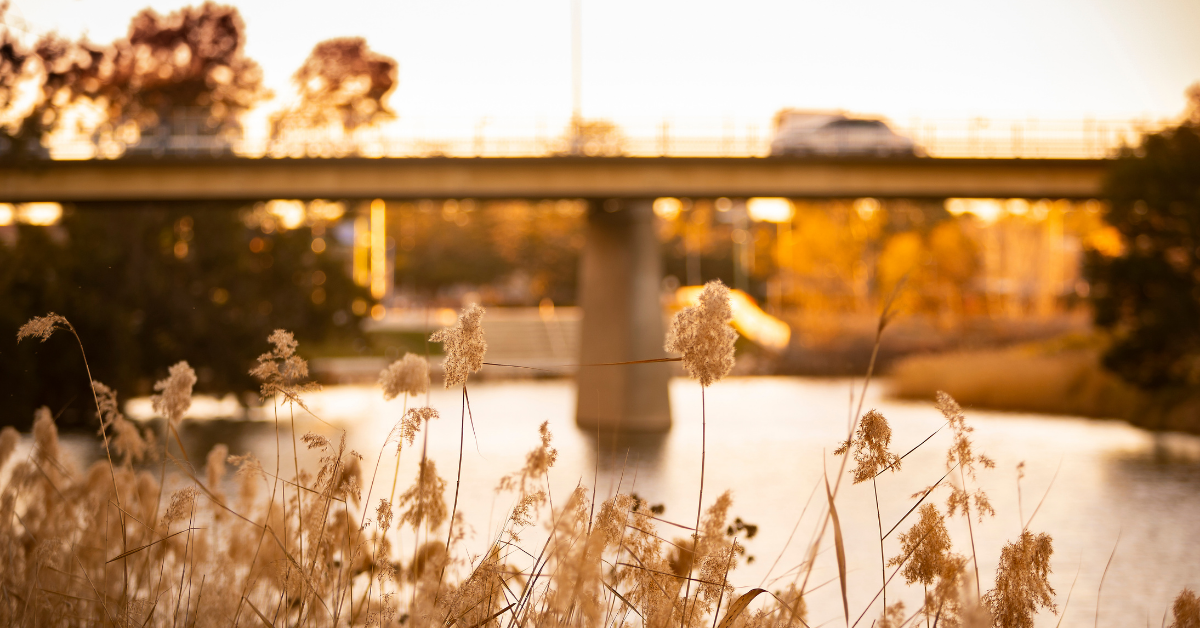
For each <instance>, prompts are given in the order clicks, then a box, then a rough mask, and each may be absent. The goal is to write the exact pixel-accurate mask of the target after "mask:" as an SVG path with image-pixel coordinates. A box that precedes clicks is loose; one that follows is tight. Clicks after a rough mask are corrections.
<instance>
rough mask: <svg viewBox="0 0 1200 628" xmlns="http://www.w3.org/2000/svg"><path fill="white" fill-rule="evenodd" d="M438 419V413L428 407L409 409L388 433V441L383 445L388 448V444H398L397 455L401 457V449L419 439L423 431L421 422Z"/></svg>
mask: <svg viewBox="0 0 1200 628" xmlns="http://www.w3.org/2000/svg"><path fill="white" fill-rule="evenodd" d="M436 418H438V411H437V410H434V409H433V408H430V407H428V406H426V407H423V408H409V409H408V412H405V413H404V416H403V417H401V418H400V420H399V421H397V422H396V424H395V425H393V426H392V430H391V431H390V432H388V435H387V439H386V440H384V442H383V445H384V447H386V446H387V445H388V443H396V455H400V449H401V448H403V447H404V444H405V443H406V442H407V443H408V444H409V445H412V444H413V441H414V440H416V438H417V432H420V431H421V422H422V421H424V422H425V423H428V422H430V421H431V420H433V419H436Z"/></svg>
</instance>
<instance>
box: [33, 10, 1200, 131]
mask: <svg viewBox="0 0 1200 628" xmlns="http://www.w3.org/2000/svg"><path fill="white" fill-rule="evenodd" d="M581 2H582V11H583V51H584V52H583V58H584V61H583V111H584V115H585V116H587V117H608V118H613V119H615V120H617V121H618V122H620V121H622V120H634V119H638V120H649V119H660V118H663V117H678V118H699V117H705V118H709V117H711V118H713V119H715V120H721V119H726V118H731V119H736V120H738V121H744V120H747V119H761V120H762V121H764V122H765V121H767V120H768V119H769V117H770V116H771V114H772V113H774V112H775V111H776V110H778V109H780V108H782V107H800V108H842V109H847V110H850V111H853V112H857V113H870V114H880V115H885V116H889V117H892V118H894V119H903V120H907V119H911V118H912V117H914V116H919V117H922V118H933V117H939V116H940V117H954V118H964V117H971V116H987V117H992V118H1001V119H1017V118H1020V119H1024V118H1028V117H1036V118H1040V119H1081V118H1084V117H1087V116H1093V117H1097V118H1131V117H1142V116H1145V117H1149V118H1155V119H1158V118H1164V117H1174V116H1176V115H1178V114H1179V113H1180V112H1181V111H1182V110H1183V107H1184V104H1185V97H1184V90H1185V89H1186V88H1187V86H1188V85H1189V84H1191V83H1193V82H1196V81H1200V37H1197V35H1196V32H1197V27H1200V0H993V1H990V2H979V1H976V0H943V1H921V2H904V1H900V0H838V1H834V0H821V1H792V2H782V1H778V0H774V1H767V0H743V1H741V2H736V3H735V2H728V1H727V0H725V1H722V2H712V1H709V0H683V1H674V0H673V1H658V2H654V1H649V0H603V1H600V0H581ZM185 4H189V3H188V2H186V0H15V2H14V3H13V7H12V9H11V11H12V13H13V15H14V16H16V17H18V18H19V19H21V20H24V22H25V24H27V27H28V28H31V29H33V30H38V31H40V30H49V29H54V30H58V31H59V32H60V33H62V34H64V35H67V36H78V35H80V34H82V33H85V32H86V33H87V34H88V35H89V36H90V38H91V39H92V40H93V41H97V42H109V41H111V40H113V39H114V38H117V37H120V36H122V35H124V34H125V32H126V28H127V26H128V23H129V19H130V18H131V17H132V16H133V14H134V13H136V12H137V11H138V10H139V9H141V8H143V7H145V6H147V5H149V6H152V7H153V8H155V9H156V10H158V11H159V12H162V13H166V12H169V11H170V10H173V9H176V8H178V7H180V6H184V5H185ZM233 4H235V5H236V6H237V7H238V9H239V10H240V11H241V14H242V17H243V19H244V20H245V23H246V37H247V43H246V52H247V53H248V55H249V56H251V57H252V58H254V59H255V60H257V61H258V62H259V63H260V64H262V66H263V68H264V70H265V73H266V81H267V83H268V86H269V87H271V88H272V89H274V90H275V91H276V93H277V94H278V96H277V101H283V100H285V99H286V98H287V97H288V93H289V92H290V85H289V80H290V76H291V74H292V72H294V71H295V69H296V68H297V67H299V66H300V64H301V63H302V62H303V60H304V58H305V57H306V56H307V55H308V53H309V51H310V50H311V49H312V47H313V45H314V44H316V43H317V42H319V41H321V40H323V39H328V38H331V37H338V36H349V35H360V36H364V37H366V39H367V42H368V44H369V45H370V46H371V47H372V48H373V49H375V50H378V51H380V52H382V53H384V54H387V55H389V56H391V57H393V58H395V59H396V60H397V61H398V62H399V65H400V71H399V79H400V82H399V87H398V88H397V90H396V91H395V92H394V94H393V96H392V104H393V106H394V108H395V109H396V110H397V112H398V113H399V114H400V116H401V117H403V116H406V115H407V116H423V117H429V116H445V117H449V118H454V119H461V120H463V122H464V124H475V123H476V121H478V120H479V119H481V118H483V117H485V116H490V117H492V118H493V119H494V120H499V119H503V118H512V117H528V118H534V117H541V116H545V117H549V118H552V119H560V118H564V117H566V116H567V115H569V113H570V109H571V43H570V36H571V17H570V16H571V0H503V1H499V2H498V1H496V0H340V1H337V2H329V1H325V2H302V1H291V2H280V1H278V0H239V1H235V2H233Z"/></svg>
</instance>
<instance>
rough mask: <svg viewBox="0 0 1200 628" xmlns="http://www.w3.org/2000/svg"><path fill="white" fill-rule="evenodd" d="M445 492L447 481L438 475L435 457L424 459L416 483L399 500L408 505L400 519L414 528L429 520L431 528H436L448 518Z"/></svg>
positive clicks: (401, 503) (400, 504)
mask: <svg viewBox="0 0 1200 628" xmlns="http://www.w3.org/2000/svg"><path fill="white" fill-rule="evenodd" d="M445 492H446V481H445V480H443V479H442V478H440V477H438V474H437V466H436V465H434V463H433V459H432V458H426V459H424V460H422V461H421V468H420V470H419V471H418V472H417V482H416V484H413V485H412V486H410V487H409V488H408V490H407V491H405V492H404V494H403V495H401V496H400V501H399V502H397V504H398V505H399V506H401V507H405V506H407V509H406V510H405V511H404V513H403V514H401V515H400V521H401V522H402V523H407V524H409V525H411V526H412V528H413V529H414V530H416V529H418V528H420V527H421V523H422V522H428V523H429V529H431V530H433V529H436V528H437V527H438V526H440V525H442V522H443V521H445V520H446V500H445V497H444V495H445Z"/></svg>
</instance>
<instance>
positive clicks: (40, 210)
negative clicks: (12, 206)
mask: <svg viewBox="0 0 1200 628" xmlns="http://www.w3.org/2000/svg"><path fill="white" fill-rule="evenodd" d="M61 218H62V205H59V204H58V203H25V204H22V205H18V206H17V220H19V221H21V222H23V223H26V224H30V225H39V226H45V225H52V224H54V223H56V222H58V221H59V219H61Z"/></svg>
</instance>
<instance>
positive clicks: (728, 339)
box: [665, 279, 737, 386]
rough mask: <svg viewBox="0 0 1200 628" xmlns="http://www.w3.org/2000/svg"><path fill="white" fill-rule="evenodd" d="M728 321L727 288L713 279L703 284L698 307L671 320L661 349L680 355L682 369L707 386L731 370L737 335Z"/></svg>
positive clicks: (684, 311) (731, 314)
mask: <svg viewBox="0 0 1200 628" xmlns="http://www.w3.org/2000/svg"><path fill="white" fill-rule="evenodd" d="M732 320H733V308H732V306H731V305H730V304H729V288H726V287H725V284H723V283H721V280H719V279H714V280H713V281H710V282H708V283H706V284H704V290H703V291H702V292H701V293H700V304H699V305H693V306H689V307H685V308H683V309H682V310H680V311H679V312H677V313H676V314H675V318H674V319H673V320H672V321H671V328H670V330H668V331H667V342H666V346H665V348H666V350H667V352H668V353H679V354H682V355H683V368H684V369H685V370H687V372H688V375H691V376H692V377H695V378H696V379H699V380H700V385H701V386H711V385H712V384H713V383H714V382H716V381H718V380H720V379H721V378H722V377H725V375H727V374H728V373H729V371H730V369H732V368H733V364H734V357H733V353H734V349H733V345H734V342H735V341H737V332H736V331H734V330H733V328H732V327H730V326H729V323H730V321H732Z"/></svg>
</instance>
